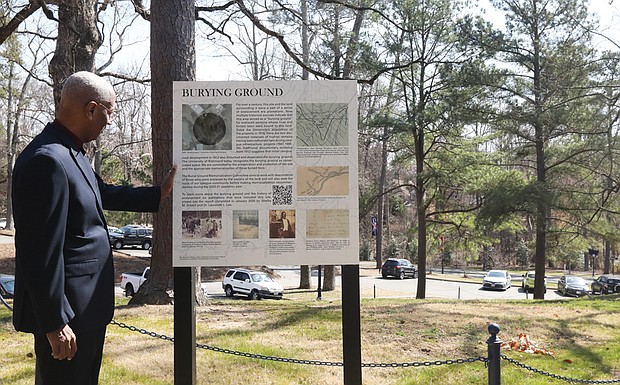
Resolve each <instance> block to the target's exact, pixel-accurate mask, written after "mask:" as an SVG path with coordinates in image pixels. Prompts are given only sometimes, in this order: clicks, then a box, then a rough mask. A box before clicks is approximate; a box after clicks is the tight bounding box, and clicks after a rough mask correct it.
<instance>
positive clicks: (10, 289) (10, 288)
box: [2, 280, 15, 293]
mask: <svg viewBox="0 0 620 385" xmlns="http://www.w3.org/2000/svg"><path fill="white" fill-rule="evenodd" d="M2 286H3V287H4V288H5V289H6V291H8V292H9V293H12V292H13V289H14V288H15V281H13V280H10V281H2Z"/></svg>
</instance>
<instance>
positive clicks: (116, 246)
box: [112, 241, 123, 250]
mask: <svg viewBox="0 0 620 385" xmlns="http://www.w3.org/2000/svg"><path fill="white" fill-rule="evenodd" d="M112 246H114V248H115V249H116V250H118V249H120V248H122V247H123V242H121V241H114V244H112Z"/></svg>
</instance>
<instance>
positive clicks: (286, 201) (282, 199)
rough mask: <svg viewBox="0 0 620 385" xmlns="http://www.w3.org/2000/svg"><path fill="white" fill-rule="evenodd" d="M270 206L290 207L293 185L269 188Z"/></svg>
mask: <svg viewBox="0 0 620 385" xmlns="http://www.w3.org/2000/svg"><path fill="white" fill-rule="evenodd" d="M271 187H272V189H271V192H272V195H271V204H272V205H274V206H290V205H292V204H293V185H292V184H288V185H273V186H271Z"/></svg>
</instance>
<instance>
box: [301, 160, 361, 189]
mask: <svg viewBox="0 0 620 385" xmlns="http://www.w3.org/2000/svg"><path fill="white" fill-rule="evenodd" d="M297 191H298V193H299V195H300V196H313V195H318V196H330V195H331V196H338V195H341V196H342V195H348V194H349V167H348V166H329V167H320V166H312V167H297Z"/></svg>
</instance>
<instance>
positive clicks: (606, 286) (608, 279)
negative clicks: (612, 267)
mask: <svg viewBox="0 0 620 385" xmlns="http://www.w3.org/2000/svg"><path fill="white" fill-rule="evenodd" d="M591 286H592V294H596V293H601V294H609V293H620V276H618V275H609V274H605V275H601V276H600V277H598V278H597V279H595V280H594V281H592V285H591Z"/></svg>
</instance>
